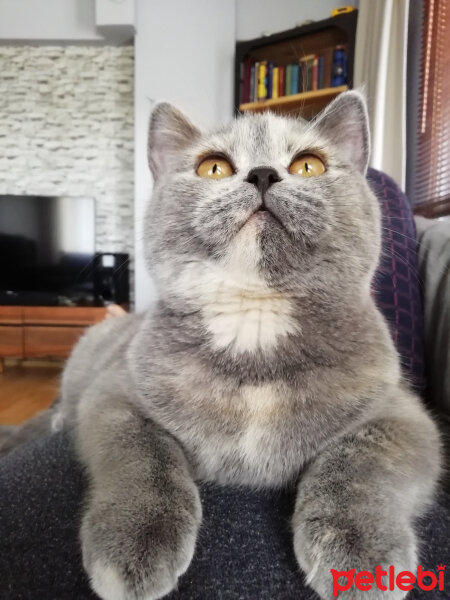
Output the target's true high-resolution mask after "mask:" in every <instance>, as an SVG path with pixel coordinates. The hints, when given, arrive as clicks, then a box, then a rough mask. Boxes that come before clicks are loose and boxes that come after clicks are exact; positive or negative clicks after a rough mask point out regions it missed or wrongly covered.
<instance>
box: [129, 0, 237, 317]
mask: <svg viewBox="0 0 450 600" xmlns="http://www.w3.org/2000/svg"><path fill="white" fill-rule="evenodd" d="M194 6H195V10H193V7H194ZM136 9H137V17H136V23H137V33H136V38H135V232H136V233H135V235H136V262H135V274H136V278H135V281H136V287H135V301H136V309H137V310H142V309H144V308H145V307H146V306H147V305H148V303H149V302H150V301H151V300H152V299H153V298H154V297H155V291H154V288H153V287H152V284H151V281H150V278H149V276H148V275H147V273H146V270H145V265H144V260H143V255H142V241H143V240H142V222H143V217H144V210H145V207H146V205H147V202H148V201H149V198H150V195H151V186H152V180H151V177H150V174H149V170H148V166H147V127H148V119H149V114H150V109H151V106H152V103H153V102H154V101H158V100H168V101H170V102H173V103H174V104H175V105H177V106H178V107H179V108H181V109H182V110H184V111H185V112H186V113H187V114H188V115H189V116H190V117H191V118H192V119H193V120H194V121H196V122H197V123H198V124H200V125H202V124H203V125H204V126H214V125H217V124H219V123H220V122H221V121H227V120H228V119H230V118H231V116H232V114H233V69H234V44H235V2H234V0H226V1H224V0H194V1H193V2H191V1H189V2H186V0H170V2H169V1H167V0H152V1H151V2H149V0H138V1H137V7H136Z"/></svg>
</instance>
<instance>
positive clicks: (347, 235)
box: [145, 92, 380, 295]
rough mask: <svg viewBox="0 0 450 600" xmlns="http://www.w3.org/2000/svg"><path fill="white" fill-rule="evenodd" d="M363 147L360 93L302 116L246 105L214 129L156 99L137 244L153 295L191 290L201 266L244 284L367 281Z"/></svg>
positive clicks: (294, 287) (376, 232)
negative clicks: (147, 198)
mask: <svg viewBox="0 0 450 600" xmlns="http://www.w3.org/2000/svg"><path fill="white" fill-rule="evenodd" d="M368 155H369V130H368V122H367V111H366V106H365V101H364V98H363V97H362V95H361V94H360V93H358V92H347V93H344V94H341V95H340V96H338V97H337V99H336V100H334V102H332V103H331V104H330V105H328V107H327V108H326V109H325V110H324V111H323V112H322V113H320V114H319V115H318V116H317V117H316V118H315V119H314V120H313V121H310V122H307V121H305V120H303V119H301V118H295V117H291V118H289V117H284V116H277V115H275V114H271V113H264V114H253V115H245V116H242V117H239V118H237V119H235V120H234V121H233V122H232V123H231V124H230V125H229V126H227V127H224V128H222V129H219V130H217V131H213V132H203V131H200V130H199V129H197V127H195V126H194V125H193V124H192V123H191V122H190V121H189V120H188V119H187V118H186V117H185V116H184V115H183V114H182V113H181V112H179V111H178V110H177V109H175V108H174V107H172V106H171V105H169V104H166V103H162V104H159V105H157V106H156V108H155V109H154V111H153V114H152V117H151V122H150V133H149V162H150V168H151V171H152V173H153V177H154V191H153V197H152V200H151V202H150V206H149V210H148V214H147V217H146V226H145V245H146V249H147V255H148V261H149V264H150V269H151V272H152V274H153V275H154V277H155V278H156V280H157V283H158V287H159V289H160V292H161V294H162V295H164V294H165V293H166V294H169V295H170V294H171V293H175V294H176V292H177V289H178V290H179V289H181V288H183V287H184V288H186V286H188V287H189V286H191V287H192V290H191V291H192V293H195V287H196V285H198V284H199V281H197V278H199V277H200V273H202V274H203V275H204V272H205V270H206V271H208V270H209V272H211V273H215V274H216V275H217V276H218V279H220V278H221V277H222V278H224V279H225V280H227V281H228V282H229V283H230V284H231V285H236V286H240V287H243V288H248V289H253V290H257V289H258V287H261V288H264V287H265V288H270V289H274V290H277V291H289V293H295V292H296V291H299V292H301V290H303V291H304V290H305V289H309V290H311V289H313V288H314V287H316V288H318V289H319V288H320V289H321V290H322V291H323V290H327V289H329V290H333V289H335V288H336V286H339V285H340V286H341V287H342V288H344V287H346V288H347V291H352V292H354V291H355V290H357V289H358V287H361V289H366V290H368V288H369V282H370V279H371V277H372V274H373V271H374V269H375V266H376V263H377V260H378V255H379V246H380V215H379V207H378V202H377V200H376V198H375V197H374V195H373V194H372V192H371V191H370V189H369V187H368V185H367V183H366V180H365V173H366V169H367V163H368ZM203 275H202V276H203Z"/></svg>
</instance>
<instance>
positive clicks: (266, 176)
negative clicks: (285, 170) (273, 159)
mask: <svg viewBox="0 0 450 600" xmlns="http://www.w3.org/2000/svg"><path fill="white" fill-rule="evenodd" d="M246 181H248V182H249V183H253V185H256V187H257V188H258V190H259V192H260V193H261V196H264V194H265V193H266V191H267V189H268V188H269V187H270V186H271V185H272V183H276V182H277V181H281V178H280V176H279V175H278V173H277V172H276V170H275V169H273V168H272V167H255V168H254V169H252V170H251V171H250V172H249V174H248V176H247V179H246Z"/></svg>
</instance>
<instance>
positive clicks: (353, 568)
mask: <svg viewBox="0 0 450 600" xmlns="http://www.w3.org/2000/svg"><path fill="white" fill-rule="evenodd" d="M294 550H295V555H296V557H297V560H298V563H299V565H300V567H301V568H302V570H303V571H304V573H305V575H306V581H307V583H308V585H310V586H311V587H312V588H313V589H314V590H315V591H316V592H317V593H318V594H319V596H320V597H321V598H323V600H330V599H332V598H336V597H338V598H343V599H348V600H403V598H405V596H406V594H407V593H406V592H405V591H402V590H401V589H399V588H398V587H396V586H394V589H393V590H390V589H389V588H388V586H387V585H386V582H387V573H388V568H389V566H393V567H394V569H395V573H399V572H400V571H412V572H414V571H415V570H417V555H416V543H415V536H414V533H413V530H412V528H411V527H410V525H409V524H407V523H403V524H400V523H397V527H392V528H390V527H383V526H380V525H379V524H377V523H376V522H375V520H373V521H372V522H371V521H370V520H368V521H367V523H366V528H365V530H364V531H363V530H361V528H357V527H355V524H354V523H352V522H351V521H350V520H348V519H345V518H342V516H339V517H337V518H336V519H333V518H332V517H331V518H330V517H327V518H320V517H317V518H315V519H311V520H305V521H302V519H299V518H298V515H297V518H296V519H294ZM378 565H379V566H380V568H381V569H382V570H383V571H384V572H385V573H386V574H385V575H383V574H382V573H381V572H380V574H379V579H378V581H377V578H376V567H377V566H378ZM332 570H333V571H332ZM361 571H368V572H369V573H371V574H372V575H373V582H372V577H369V580H367V579H358V578H357V574H358V573H360V572H361ZM337 572H338V573H337ZM366 576H367V573H366ZM360 577H363V576H362V575H361V576H360ZM367 581H369V585H367ZM360 582H363V585H360ZM370 582H372V583H370ZM379 584H381V585H379ZM386 588H387V589H386Z"/></svg>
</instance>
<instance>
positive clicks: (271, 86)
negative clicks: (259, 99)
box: [266, 62, 273, 100]
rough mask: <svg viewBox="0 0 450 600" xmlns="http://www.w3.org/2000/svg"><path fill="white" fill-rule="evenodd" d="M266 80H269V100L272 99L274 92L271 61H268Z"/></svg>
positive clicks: (267, 85)
mask: <svg viewBox="0 0 450 600" xmlns="http://www.w3.org/2000/svg"><path fill="white" fill-rule="evenodd" d="M266 80H267V84H266V87H267V96H266V98H267V100H270V99H271V98H272V92H273V62H269V63H267V76H266Z"/></svg>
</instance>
